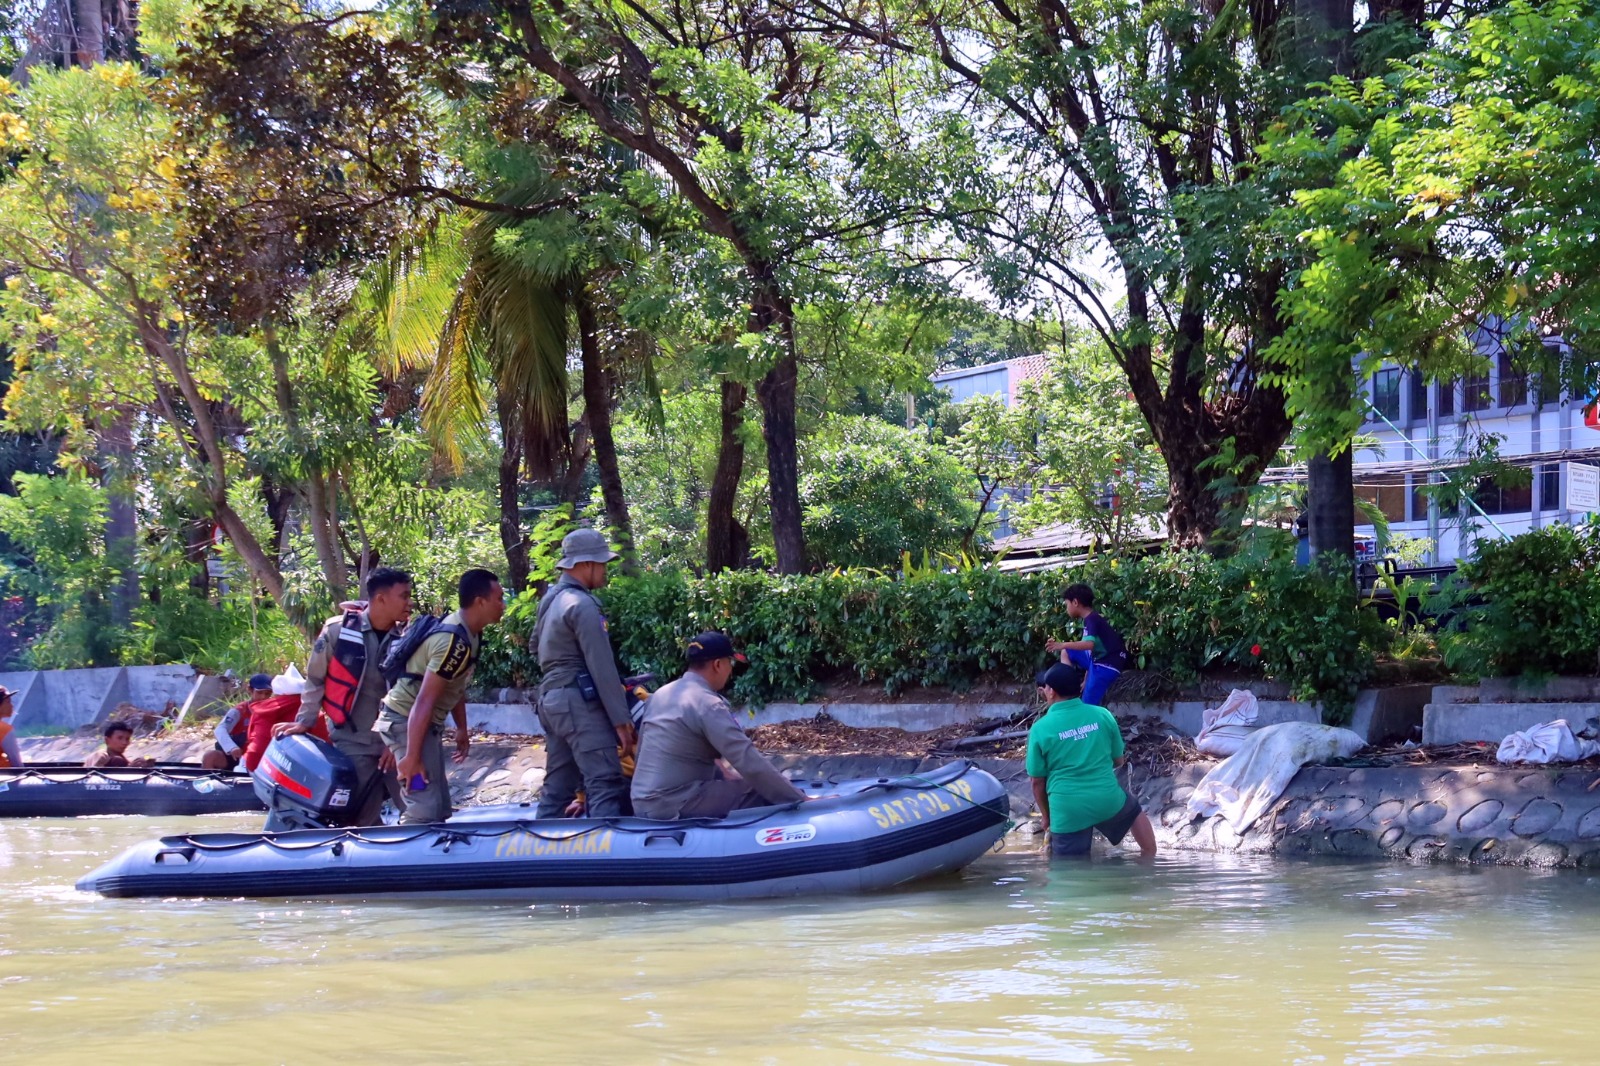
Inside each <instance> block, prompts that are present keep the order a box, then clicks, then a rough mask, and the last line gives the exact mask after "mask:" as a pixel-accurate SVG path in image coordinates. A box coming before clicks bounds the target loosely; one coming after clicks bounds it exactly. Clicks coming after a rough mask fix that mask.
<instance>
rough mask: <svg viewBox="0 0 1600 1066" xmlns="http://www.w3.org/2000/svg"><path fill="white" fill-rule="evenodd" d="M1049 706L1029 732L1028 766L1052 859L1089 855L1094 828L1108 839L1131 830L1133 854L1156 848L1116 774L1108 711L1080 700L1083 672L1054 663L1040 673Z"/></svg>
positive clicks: (1115, 733) (1145, 819)
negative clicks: (1134, 850)
mask: <svg viewBox="0 0 1600 1066" xmlns="http://www.w3.org/2000/svg"><path fill="white" fill-rule="evenodd" d="M1044 688H1045V695H1046V696H1047V698H1049V700H1050V701H1051V702H1050V706H1049V708H1048V709H1047V710H1046V711H1045V712H1044V714H1042V715H1040V716H1039V720H1038V721H1036V722H1034V723H1033V725H1032V727H1031V728H1029V730H1028V758H1027V764H1026V768H1027V772H1028V777H1029V779H1030V780H1031V782H1032V784H1033V799H1034V803H1036V804H1037V805H1038V807H1039V816H1040V828H1041V831H1042V832H1044V833H1045V834H1046V837H1047V839H1048V840H1049V841H1050V853H1051V854H1052V855H1054V856H1055V857H1057V858H1064V857H1068V856H1082V855H1088V854H1089V845H1090V843H1091V842H1092V840H1093V837H1094V833H1095V832H1096V831H1098V832H1099V833H1100V835H1101V836H1103V837H1105V838H1106V839H1107V840H1109V841H1110V842H1111V843H1112V844H1120V843H1122V838H1123V837H1124V836H1126V835H1127V834H1128V832H1129V831H1130V830H1131V831H1132V832H1133V839H1134V840H1135V841H1136V842H1137V843H1138V845H1139V854H1140V856H1141V857H1143V858H1150V857H1151V856H1153V855H1154V854H1155V853H1156V834H1155V828H1154V827H1153V826H1152V825H1151V824H1150V818H1149V816H1148V815H1146V814H1145V813H1144V811H1142V810H1140V808H1139V801H1138V800H1136V799H1134V798H1133V797H1132V796H1130V795H1128V793H1127V792H1126V791H1125V790H1124V789H1123V787H1122V784H1121V782H1119V781H1118V780H1117V767H1119V766H1121V765H1122V764H1123V763H1124V762H1125V761H1126V760H1125V758H1124V757H1123V752H1124V751H1125V750H1126V749H1125V746H1124V745H1123V742H1122V729H1121V727H1120V726H1118V725H1117V720H1116V719H1115V718H1114V717H1112V715H1111V712H1110V711H1108V710H1106V709H1105V708H1104V707H1096V706H1093V705H1091V704H1087V703H1085V702H1083V700H1081V699H1079V698H1078V697H1079V694H1080V693H1081V691H1082V689H1083V671H1082V670H1079V669H1078V668H1077V667H1075V666H1069V665H1067V664H1066V663H1057V664H1056V665H1054V666H1052V667H1051V668H1050V669H1049V670H1047V671H1045V676H1044Z"/></svg>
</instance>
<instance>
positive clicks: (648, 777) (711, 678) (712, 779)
mask: <svg viewBox="0 0 1600 1066" xmlns="http://www.w3.org/2000/svg"><path fill="white" fill-rule="evenodd" d="M685 657H686V658H687V659H688V660H689V669H688V670H686V671H685V672H684V675H683V676H682V677H680V678H678V680H676V681H673V682H671V683H670V684H666V685H663V686H661V689H660V691H658V692H657V693H656V694H655V695H654V696H651V697H650V698H649V699H648V700H646V701H645V704H644V722H643V724H641V725H640V727H639V765H638V767H637V768H636V769H635V770H634V772H633V809H634V813H636V814H638V815H639V816H640V817H641V818H724V817H726V816H727V815H728V814H730V813H731V812H733V811H737V810H742V809H744V808H746V807H764V806H767V805H769V804H775V803H798V802H800V801H801V800H804V799H806V798H808V797H807V796H806V794H805V793H804V792H801V791H800V790H799V789H798V788H795V787H794V785H793V784H791V783H790V782H789V779H788V778H786V777H784V776H783V775H782V774H781V773H779V772H778V768H777V767H776V766H773V765H772V763H771V762H770V761H768V759H767V757H766V756H765V755H763V754H761V752H760V751H759V750H757V748H756V746H755V745H754V744H752V743H751V742H750V738H749V737H748V736H746V735H745V731H744V730H743V729H741V728H740V727H739V723H738V722H736V721H735V720H734V717H733V708H732V707H730V706H728V701H727V700H725V699H723V698H722V696H721V695H720V693H721V692H722V690H723V689H724V688H726V687H727V684H728V682H729V681H730V680H731V679H732V678H733V664H734V662H735V661H736V660H737V661H742V660H743V658H744V656H742V655H739V654H738V653H737V652H735V651H734V650H733V642H732V641H730V640H729V639H728V638H727V636H726V635H725V634H722V633H701V634H700V635H699V636H698V637H695V638H694V639H693V640H691V641H690V642H689V645H688V647H687V649H686V650H685ZM719 759H720V760H722V761H723V762H724V763H725V764H726V766H727V768H728V770H731V771H732V772H731V773H727V772H726V771H725V773H726V776H725V777H721V778H719V777H718V776H717V762H718V760H719Z"/></svg>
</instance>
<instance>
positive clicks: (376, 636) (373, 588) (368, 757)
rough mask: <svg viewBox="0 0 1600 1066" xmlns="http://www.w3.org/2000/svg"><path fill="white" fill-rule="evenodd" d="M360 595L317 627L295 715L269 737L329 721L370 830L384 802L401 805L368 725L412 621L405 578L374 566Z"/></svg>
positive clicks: (389, 760)
mask: <svg viewBox="0 0 1600 1066" xmlns="http://www.w3.org/2000/svg"><path fill="white" fill-rule="evenodd" d="M366 591H367V605H366V607H365V608H356V607H353V606H352V607H351V608H349V609H347V610H346V611H345V613H344V614H342V615H339V616H338V617H337V618H330V619H328V622H327V624H326V625H324V626H323V627H322V632H321V633H320V634H318V635H317V641H316V643H315V644H313V645H312V647H311V661H310V662H309V663H307V664H306V689H305V693H304V695H302V696H301V698H300V713H299V715H297V716H296V718H295V720H294V722H292V723H285V724H283V725H280V726H278V727H276V728H275V729H274V730H273V734H274V735H275V736H280V737H282V736H294V735H296V734H299V733H309V732H311V729H312V726H313V725H314V724H315V723H316V721H317V718H318V716H319V715H325V716H326V717H327V719H328V723H329V725H330V727H331V728H330V730H329V736H330V737H331V738H332V739H333V746H334V747H336V748H338V749H339V750H340V751H342V752H344V753H345V754H346V755H347V756H349V757H350V761H351V762H353V763H355V767H356V775H357V784H356V797H357V803H356V806H355V810H354V813H355V822H354V824H356V825H376V824H377V822H378V812H379V811H380V810H381V809H382V807H383V800H384V797H385V796H388V797H389V798H391V799H393V800H394V802H395V804H396V806H400V805H401V792H400V785H399V781H398V779H397V778H396V777H395V760H394V756H393V755H392V754H390V751H389V748H388V747H387V746H386V745H385V744H384V742H383V738H382V737H380V736H379V735H378V734H377V733H375V732H373V730H372V726H373V723H374V722H376V721H377V719H378V712H379V710H380V708H381V707H382V703H383V697H384V694H385V693H386V692H387V691H388V685H386V684H385V683H384V680H383V673H382V671H381V670H380V669H379V667H380V666H381V665H382V663H383V658H384V655H385V654H386V653H387V652H388V650H389V645H390V643H391V642H392V641H393V640H394V639H395V637H396V636H397V635H398V634H399V633H400V631H401V629H402V627H403V623H404V622H405V621H406V619H408V618H410V617H411V575H410V574H408V573H406V572H405V571H404V570H396V569H394V568H392V567H387V566H383V567H379V568H378V569H376V570H374V571H373V572H372V573H371V574H369V575H368V576H367V585H366Z"/></svg>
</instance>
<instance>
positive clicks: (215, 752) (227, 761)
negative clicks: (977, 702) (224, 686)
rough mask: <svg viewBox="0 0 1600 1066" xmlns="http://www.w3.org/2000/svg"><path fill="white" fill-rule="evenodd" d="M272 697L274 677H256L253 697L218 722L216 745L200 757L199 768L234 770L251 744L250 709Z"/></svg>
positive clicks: (252, 692)
mask: <svg viewBox="0 0 1600 1066" xmlns="http://www.w3.org/2000/svg"><path fill="white" fill-rule="evenodd" d="M271 698H272V678H271V676H270V675H268V674H254V675H252V676H251V678H250V698H249V699H247V700H245V701H244V702H243V703H239V704H235V705H234V706H233V707H232V708H231V709H230V710H229V711H228V713H227V714H225V715H223V716H222V720H221V721H220V722H218V723H217V728H216V738H217V743H216V745H215V746H214V747H213V748H212V749H211V750H210V751H208V752H206V753H205V754H204V755H202V756H201V757H200V765H201V766H204V767H205V768H206V769H207V770H234V769H237V768H238V766H239V762H240V760H242V759H243V758H244V749H245V747H246V746H248V745H249V743H250V709H251V707H252V706H254V705H255V704H257V703H263V702H265V701H266V700H270V699H271Z"/></svg>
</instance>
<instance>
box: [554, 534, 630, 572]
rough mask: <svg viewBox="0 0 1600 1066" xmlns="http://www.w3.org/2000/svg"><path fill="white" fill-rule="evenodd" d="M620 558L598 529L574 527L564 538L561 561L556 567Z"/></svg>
mask: <svg viewBox="0 0 1600 1066" xmlns="http://www.w3.org/2000/svg"><path fill="white" fill-rule="evenodd" d="M620 558H622V557H621V556H620V555H618V554H617V553H616V552H614V551H612V550H611V545H610V543H609V542H607V540H606V535H605V534H604V533H601V532H600V531H599V530H598V529H574V530H573V531H572V532H571V533H568V534H567V535H566V536H565V537H564V538H562V541H561V561H560V562H558V563H556V568H557V569H558V570H571V569H572V568H573V567H574V566H577V565H578V564H579V563H609V562H611V561H612V560H613V559H620Z"/></svg>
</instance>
